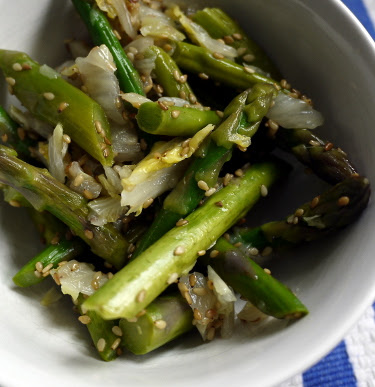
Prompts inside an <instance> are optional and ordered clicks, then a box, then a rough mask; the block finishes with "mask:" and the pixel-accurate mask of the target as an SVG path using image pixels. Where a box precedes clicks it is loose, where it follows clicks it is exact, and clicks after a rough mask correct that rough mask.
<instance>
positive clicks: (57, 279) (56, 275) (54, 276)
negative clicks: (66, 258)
mask: <svg viewBox="0 0 375 387" xmlns="http://www.w3.org/2000/svg"><path fill="white" fill-rule="evenodd" d="M52 278H53V279H54V281H55V282H56V284H57V285H61V282H60V277H59V275H58V274H57V273H54V274H53V276H52Z"/></svg>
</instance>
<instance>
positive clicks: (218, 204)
mask: <svg viewBox="0 0 375 387" xmlns="http://www.w3.org/2000/svg"><path fill="white" fill-rule="evenodd" d="M223 205H224V204H223V202H222V201H218V202H215V206H216V207H220V208H221V207H223Z"/></svg>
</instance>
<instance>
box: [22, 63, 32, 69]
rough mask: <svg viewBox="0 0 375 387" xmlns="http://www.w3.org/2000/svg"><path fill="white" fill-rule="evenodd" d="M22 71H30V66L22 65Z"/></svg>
mask: <svg viewBox="0 0 375 387" xmlns="http://www.w3.org/2000/svg"><path fill="white" fill-rule="evenodd" d="M22 70H31V66H30V65H29V64H28V63H22Z"/></svg>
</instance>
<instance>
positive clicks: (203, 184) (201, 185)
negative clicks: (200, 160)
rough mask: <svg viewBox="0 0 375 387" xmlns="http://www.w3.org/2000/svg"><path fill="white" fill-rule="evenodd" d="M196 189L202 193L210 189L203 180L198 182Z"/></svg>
mask: <svg viewBox="0 0 375 387" xmlns="http://www.w3.org/2000/svg"><path fill="white" fill-rule="evenodd" d="M198 187H199V188H200V189H202V190H203V191H208V190H209V189H210V187H209V186H208V184H207V183H206V182H205V181H204V180H199V181H198Z"/></svg>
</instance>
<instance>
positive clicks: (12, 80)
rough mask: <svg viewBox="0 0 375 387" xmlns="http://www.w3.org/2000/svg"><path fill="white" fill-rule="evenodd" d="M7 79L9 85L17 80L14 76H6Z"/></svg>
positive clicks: (12, 84)
mask: <svg viewBox="0 0 375 387" xmlns="http://www.w3.org/2000/svg"><path fill="white" fill-rule="evenodd" d="M5 81H6V82H7V84H8V85H10V86H14V85H15V84H16V80H15V79H14V78H12V77H6V78H5Z"/></svg>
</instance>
